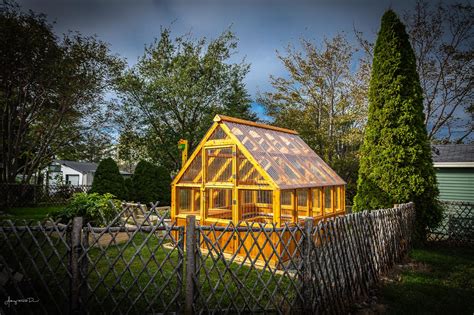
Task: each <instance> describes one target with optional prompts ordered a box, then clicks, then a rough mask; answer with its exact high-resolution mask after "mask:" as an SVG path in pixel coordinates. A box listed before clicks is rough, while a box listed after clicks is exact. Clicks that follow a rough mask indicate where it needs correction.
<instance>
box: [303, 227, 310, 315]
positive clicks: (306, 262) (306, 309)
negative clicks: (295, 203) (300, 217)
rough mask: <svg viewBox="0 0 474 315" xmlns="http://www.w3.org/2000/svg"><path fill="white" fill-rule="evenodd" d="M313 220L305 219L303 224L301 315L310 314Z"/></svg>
mask: <svg viewBox="0 0 474 315" xmlns="http://www.w3.org/2000/svg"><path fill="white" fill-rule="evenodd" d="M312 234H313V219H311V218H307V219H306V220H305V222H304V251H303V272H302V274H303V314H312V313H313V312H312V306H313V283H312V279H311V278H312V276H311V275H312V270H311V261H312V259H311V251H312V246H313V242H312Z"/></svg>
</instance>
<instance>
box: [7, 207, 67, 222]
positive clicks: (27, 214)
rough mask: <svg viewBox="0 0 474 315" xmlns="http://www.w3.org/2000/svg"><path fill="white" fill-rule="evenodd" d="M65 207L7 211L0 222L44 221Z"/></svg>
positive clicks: (27, 208) (11, 209)
mask: <svg viewBox="0 0 474 315" xmlns="http://www.w3.org/2000/svg"><path fill="white" fill-rule="evenodd" d="M64 207H65V206H45V207H25V208H10V209H7V210H6V211H5V212H4V214H3V215H0V220H2V219H10V220H14V221H17V220H27V221H28V220H42V219H44V218H46V216H47V215H48V214H49V213H51V212H54V211H56V210H61V209H63V208H64Z"/></svg>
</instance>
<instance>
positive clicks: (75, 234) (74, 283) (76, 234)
mask: <svg viewBox="0 0 474 315" xmlns="http://www.w3.org/2000/svg"><path fill="white" fill-rule="evenodd" d="M81 234H82V217H74V218H73V219H72V231H71V238H70V240H71V242H70V246H71V247H70V255H71V256H70V259H69V263H70V265H69V268H70V270H71V282H70V293H71V297H70V298H71V303H70V308H71V309H70V313H71V314H78V313H79V312H80V303H79V296H80V293H81V273H80V266H79V256H80V253H81Z"/></svg>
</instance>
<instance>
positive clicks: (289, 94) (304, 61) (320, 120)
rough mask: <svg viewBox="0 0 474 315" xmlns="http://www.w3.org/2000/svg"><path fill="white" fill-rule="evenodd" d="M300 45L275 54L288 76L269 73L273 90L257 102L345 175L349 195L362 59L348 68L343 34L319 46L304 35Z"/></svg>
mask: <svg viewBox="0 0 474 315" xmlns="http://www.w3.org/2000/svg"><path fill="white" fill-rule="evenodd" d="M301 46H302V49H301V50H298V49H296V48H294V47H292V46H289V47H288V48H287V50H286V55H282V54H278V58H279V59H280V60H281V61H282V63H283V65H284V66H285V68H286V70H287V71H288V75H289V77H288V78H287V77H273V76H272V77H270V79H271V84H272V86H273V88H274V91H272V92H267V93H264V94H263V95H262V96H261V97H259V99H258V101H259V102H260V103H261V104H263V105H264V106H265V109H266V113H267V115H268V116H270V117H272V118H273V119H274V124H276V125H278V126H281V127H286V128H290V129H296V130H297V131H298V132H299V133H300V135H301V137H302V138H303V139H304V140H305V142H306V143H308V145H309V146H310V147H311V148H312V149H313V150H315V151H316V152H317V153H318V154H319V155H321V156H322V158H323V159H325V160H326V161H327V162H328V163H329V164H330V165H331V166H332V167H333V168H334V169H335V170H336V171H337V172H338V173H340V175H341V176H343V178H344V179H346V180H347V182H348V189H347V190H348V195H349V197H351V196H353V194H354V191H355V182H356V180H357V169H358V157H357V155H356V154H357V151H358V149H359V146H360V144H361V143H362V128H363V124H364V116H365V112H366V99H365V97H362V96H363V94H364V92H365V88H366V84H364V82H365V80H367V79H368V76H367V75H365V74H364V73H366V72H367V71H366V67H365V65H366V64H365V63H362V62H360V63H359V65H358V66H359V67H358V70H357V71H356V72H355V73H353V72H352V71H351V67H353V65H354V64H353V61H354V60H353V53H354V48H353V47H352V46H351V45H350V44H349V43H348V42H347V40H346V39H345V37H344V36H342V35H338V36H336V37H334V38H333V39H330V40H328V39H325V40H324V43H323V45H322V47H318V46H316V45H315V44H313V43H311V42H309V41H307V40H302V41H301ZM364 71H365V72H364Z"/></svg>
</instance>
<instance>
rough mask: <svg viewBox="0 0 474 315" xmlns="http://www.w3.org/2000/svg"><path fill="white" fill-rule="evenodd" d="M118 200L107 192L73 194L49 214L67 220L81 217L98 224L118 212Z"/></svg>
mask: <svg viewBox="0 0 474 315" xmlns="http://www.w3.org/2000/svg"><path fill="white" fill-rule="evenodd" d="M120 209H121V204H120V201H119V200H117V199H115V196H114V195H112V194H109V193H106V194H103V195H100V194H98V193H91V194H86V193H78V194H74V196H73V197H72V200H71V203H70V204H69V205H68V206H67V207H66V208H64V209H63V210H59V211H57V212H54V213H52V214H51V216H52V217H53V218H54V219H61V220H64V221H69V220H70V219H72V218H74V217H83V218H84V220H85V221H86V222H89V223H91V224H94V225H98V226H105V225H107V224H109V223H110V222H111V221H112V220H113V219H114V218H115V217H116V216H117V215H118V213H119V212H120Z"/></svg>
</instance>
